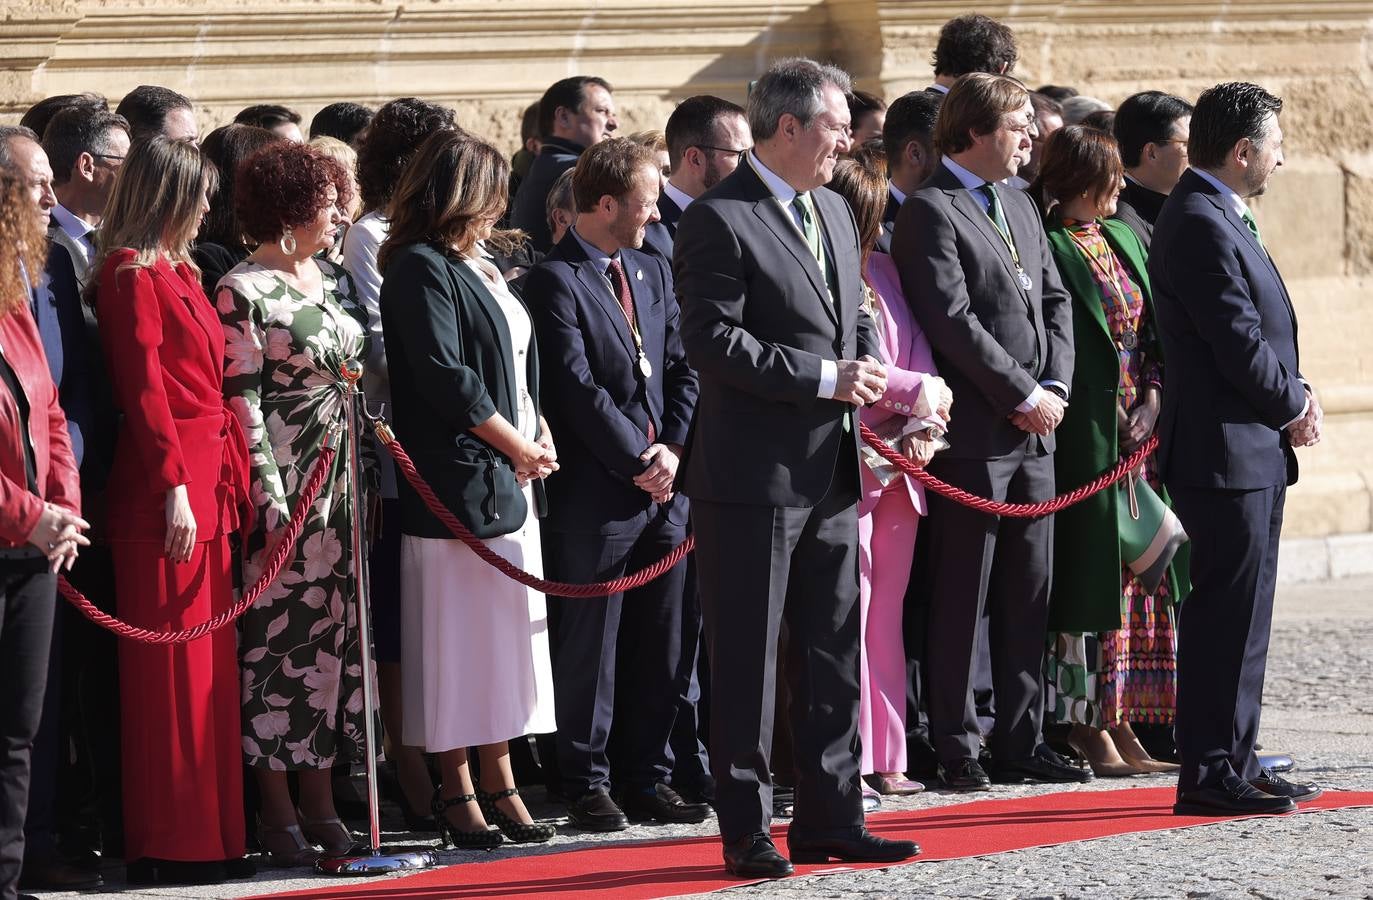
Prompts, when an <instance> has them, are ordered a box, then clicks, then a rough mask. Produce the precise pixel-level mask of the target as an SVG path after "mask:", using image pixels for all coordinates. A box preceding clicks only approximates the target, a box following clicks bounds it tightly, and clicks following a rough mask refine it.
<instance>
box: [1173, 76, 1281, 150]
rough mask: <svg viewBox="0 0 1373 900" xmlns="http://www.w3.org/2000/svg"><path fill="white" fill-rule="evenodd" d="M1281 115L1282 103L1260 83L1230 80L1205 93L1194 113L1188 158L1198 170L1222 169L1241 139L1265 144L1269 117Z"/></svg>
mask: <svg viewBox="0 0 1373 900" xmlns="http://www.w3.org/2000/svg"><path fill="white" fill-rule="evenodd" d="M1281 112H1282V100H1281V99H1279V98H1278V97H1275V96H1273V95H1272V94H1270V93H1268V92H1267V91H1265V90H1264V89H1263V88H1261V87H1259V86H1258V85H1257V84H1249V83H1248V82H1244V81H1231V82H1227V83H1225V84H1218V85H1216V86H1215V87H1213V88H1208V89H1207V90H1205V91H1202V93H1201V96H1200V97H1198V98H1197V105H1196V109H1195V110H1193V112H1192V126H1191V129H1190V132H1189V135H1188V139H1187V157H1188V159H1190V160H1191V162H1192V165H1194V166H1196V167H1197V168H1199V169H1219V168H1221V167H1222V166H1224V165H1225V157H1226V156H1227V155H1229V153H1230V151H1231V149H1233V148H1234V146H1235V144H1237V143H1239V141H1240V139H1241V138H1248V139H1249V140H1250V141H1251V142H1253V143H1255V144H1262V143H1263V142H1264V140H1265V139H1266V138H1267V137H1268V116H1269V114H1270V113H1271V114H1272V115H1275V116H1276V115H1278V114H1280V113H1281Z"/></svg>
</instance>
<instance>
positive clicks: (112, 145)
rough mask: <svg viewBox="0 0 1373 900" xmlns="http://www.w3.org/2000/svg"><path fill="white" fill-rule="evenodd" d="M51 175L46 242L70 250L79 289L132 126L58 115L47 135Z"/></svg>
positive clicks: (119, 120) (85, 115) (73, 112)
mask: <svg viewBox="0 0 1373 900" xmlns="http://www.w3.org/2000/svg"><path fill="white" fill-rule="evenodd" d="M43 151H44V152H45V153H47V154H48V161H49V162H50V163H51V164H52V170H53V179H52V183H53V192H54V193H55V194H56V195H57V205H56V206H54V207H53V208H52V220H51V221H50V222H49V223H48V237H49V239H51V240H52V241H53V242H54V243H57V244H60V245H61V246H63V247H65V248H66V249H67V252H68V253H69V254H70V256H71V261H72V267H73V268H74V269H75V271H76V278H77V281H78V282H80V284H81V287H83V288H84V287H85V286H86V280H87V278H88V277H89V274H90V267H91V263H93V262H94V261H95V256H96V229H98V228H99V227H100V217H101V215H102V214H103V213H104V210H105V201H107V200H108V199H109V197H110V191H112V190H113V189H114V179H115V175H117V174H118V172H119V167H120V166H121V165H122V164H123V163H124V156H125V154H127V153H128V152H129V123H128V122H127V121H125V119H124V117H123V116H121V115H118V114H116V113H111V112H105V111H103V110H96V109H83V108H79V107H78V108H74V109H67V110H63V111H62V112H60V113H58V114H57V115H56V116H55V117H53V120H52V121H51V122H50V123H49V124H48V127H47V130H46V131H45V132H44V133H43Z"/></svg>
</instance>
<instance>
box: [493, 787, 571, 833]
mask: <svg viewBox="0 0 1373 900" xmlns="http://www.w3.org/2000/svg"><path fill="white" fill-rule="evenodd" d="M519 793H520V790H519V788H506V789H505V790H503V791H497V792H496V793H494V794H488V793H487V792H486V791H484V790H482V789H481V788H477V807H478V808H479V809H481V811H482V815H483V816H484V817H485V818H486V821H487V822H489V823H491V824H492V825H495V826H496V827H497V828H499V829H500V830H501V834H503V835H505V836H506V837H507V838H508V839H510V840H511V841H513V842H514V843H516V844H542V843H543V842H545V841H548V840H552V838H553V835H555V834H557V833H558V829H556V828H554V827H553V826H552V825H549V824H547V823H544V822H530V823H525V822H517V821H515V820H514V819H512V818H510V816H508V815H506V814H505V813H503V812H501V809H500V807H498V806H497V805H496V801H497V800H504V799H505V798H506V797H515V796H518V795H519Z"/></svg>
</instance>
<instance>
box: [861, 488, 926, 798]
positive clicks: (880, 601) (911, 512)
mask: <svg viewBox="0 0 1373 900" xmlns="http://www.w3.org/2000/svg"><path fill="white" fill-rule="evenodd" d="M919 524H920V516H919V514H918V513H916V511H915V507H914V506H912V505H911V498H910V493H909V491H908V490H907V488H906V483H905V480H904V479H900V478H898V479H896V480H894V481H892V483H891V484H889V485H887V487H886V488H884V489H883V491H882V495H881V496H880V497H879V498H878V500H877V505H876V506H874V507H873V509H872V511H871V512H869V513H868V514H867V515H864V516H860V517H859V519H858V565H859V590H860V593H859V614H860V621H861V628H862V630H863V642H862V646H861V649H860V652H859V664H858V665H859V687H860V688H861V690H862V699H861V702H860V703H859V707H858V733H859V737H860V739H861V741H862V744H863V758H862V772H863V774H864V775H870V774H872V773H874V772H904V771H905V770H906V648H905V644H904V643H903V641H902V636H901V613H902V607H903V606H904V605H905V599H906V586H907V584H909V582H910V576H911V559H912V557H913V556H914V555H915V532H916V528H917V527H918V526H919Z"/></svg>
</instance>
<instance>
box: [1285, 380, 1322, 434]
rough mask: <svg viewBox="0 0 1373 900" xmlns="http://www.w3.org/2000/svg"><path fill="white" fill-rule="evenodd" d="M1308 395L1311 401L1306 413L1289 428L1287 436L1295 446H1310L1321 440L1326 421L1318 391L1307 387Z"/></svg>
mask: <svg viewBox="0 0 1373 900" xmlns="http://www.w3.org/2000/svg"><path fill="white" fill-rule="evenodd" d="M1306 396H1307V399H1308V400H1309V401H1310V402H1309V403H1307V406H1306V415H1304V416H1302V417H1301V418H1300V419H1298V420H1297V421H1296V422H1294V423H1292V424H1291V425H1289V426H1288V428H1287V437H1288V439H1289V440H1290V441H1291V442H1292V446H1293V447H1310V446H1313V445H1315V444H1319V443H1320V442H1321V426H1322V425H1323V424H1324V423H1325V410H1323V409H1321V403H1320V401H1319V400H1317V399H1316V392H1315V391H1313V390H1312V389H1311V388H1310V387H1307V389H1306Z"/></svg>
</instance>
